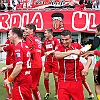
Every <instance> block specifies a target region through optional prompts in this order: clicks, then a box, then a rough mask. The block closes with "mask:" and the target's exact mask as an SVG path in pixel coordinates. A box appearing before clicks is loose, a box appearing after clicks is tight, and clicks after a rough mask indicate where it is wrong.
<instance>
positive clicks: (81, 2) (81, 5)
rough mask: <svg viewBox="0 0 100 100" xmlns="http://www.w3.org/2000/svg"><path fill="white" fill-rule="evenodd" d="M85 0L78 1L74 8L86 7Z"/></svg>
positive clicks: (81, 8)
mask: <svg viewBox="0 0 100 100" xmlns="http://www.w3.org/2000/svg"><path fill="white" fill-rule="evenodd" d="M85 4H86V1H85V2H84V0H80V1H79V5H76V6H75V10H83V9H85V8H86V5H85Z"/></svg>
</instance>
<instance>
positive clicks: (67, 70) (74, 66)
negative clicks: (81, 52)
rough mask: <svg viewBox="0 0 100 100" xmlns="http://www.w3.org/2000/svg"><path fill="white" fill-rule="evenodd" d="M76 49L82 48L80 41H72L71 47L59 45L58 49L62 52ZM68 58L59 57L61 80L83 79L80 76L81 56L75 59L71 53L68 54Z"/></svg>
mask: <svg viewBox="0 0 100 100" xmlns="http://www.w3.org/2000/svg"><path fill="white" fill-rule="evenodd" d="M74 49H81V45H80V44H78V43H72V44H71V46H70V48H67V49H66V48H64V46H63V45H59V46H58V47H57V50H56V51H60V52H67V51H68V50H74ZM67 57H68V59H67V58H66V59H65V58H63V59H59V60H58V62H59V67H60V69H59V74H58V75H59V76H58V78H59V80H63V81H64V82H66V81H77V80H81V77H80V68H79V58H77V59H73V57H71V55H69V56H67Z"/></svg>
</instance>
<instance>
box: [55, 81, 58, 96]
mask: <svg viewBox="0 0 100 100" xmlns="http://www.w3.org/2000/svg"><path fill="white" fill-rule="evenodd" d="M55 90H56V95H57V94H58V82H55Z"/></svg>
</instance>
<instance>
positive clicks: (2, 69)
mask: <svg viewBox="0 0 100 100" xmlns="http://www.w3.org/2000/svg"><path fill="white" fill-rule="evenodd" d="M12 68H13V64H10V65H6V67H2V68H1V70H0V72H1V73H4V72H6V71H7V70H9V69H12Z"/></svg>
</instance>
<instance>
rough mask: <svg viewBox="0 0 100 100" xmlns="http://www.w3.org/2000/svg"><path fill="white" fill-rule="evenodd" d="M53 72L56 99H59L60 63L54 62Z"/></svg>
mask: <svg viewBox="0 0 100 100" xmlns="http://www.w3.org/2000/svg"><path fill="white" fill-rule="evenodd" d="M52 72H53V75H54V81H55V96H54V97H55V98H56V99H58V62H54V63H53V66H52Z"/></svg>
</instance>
